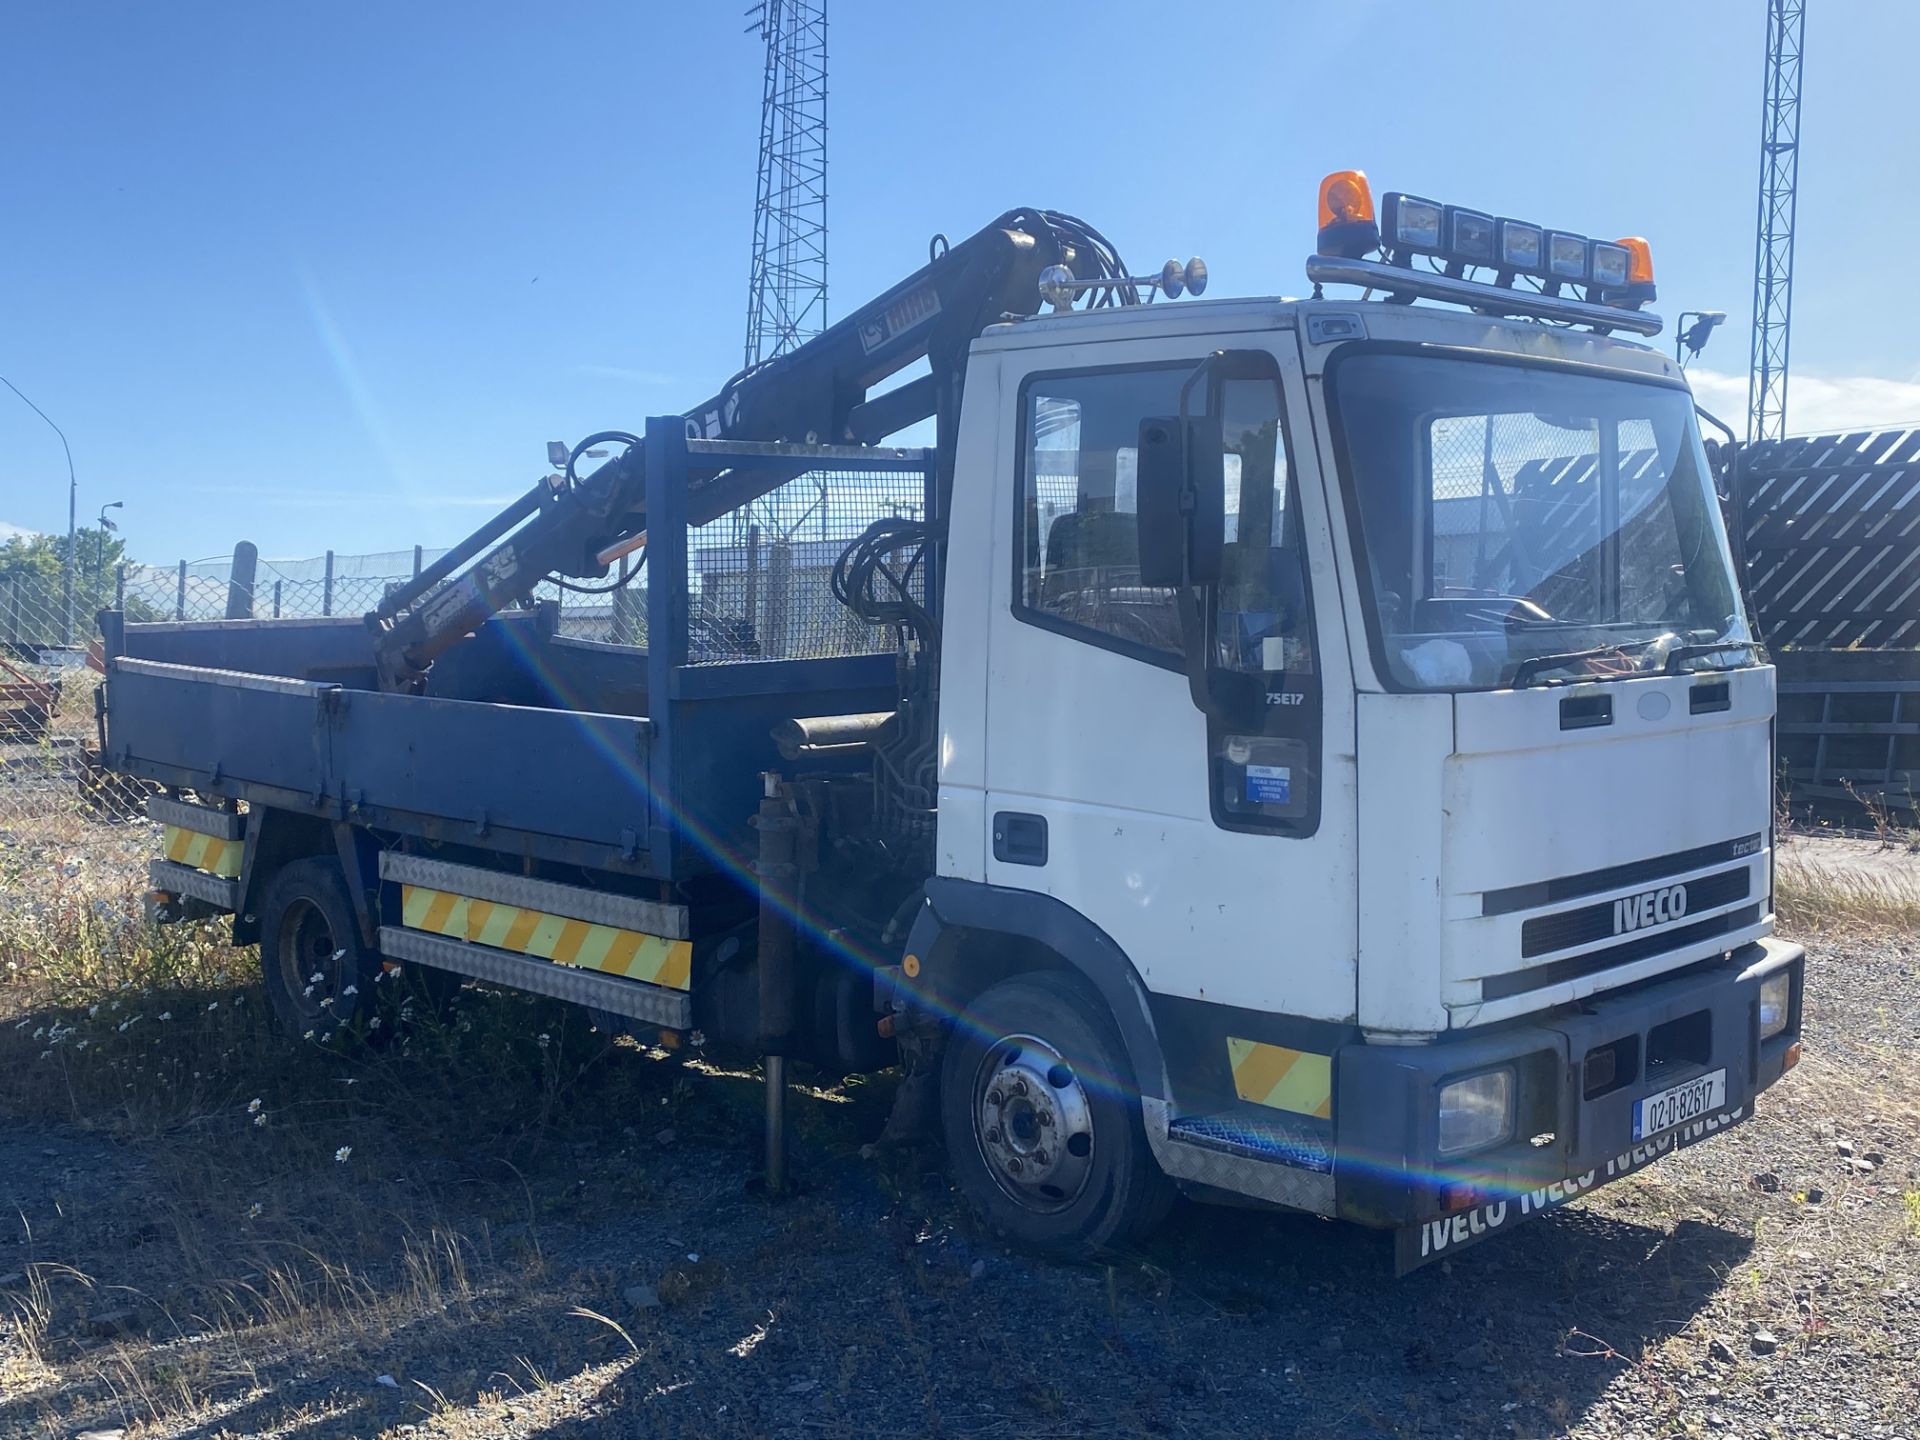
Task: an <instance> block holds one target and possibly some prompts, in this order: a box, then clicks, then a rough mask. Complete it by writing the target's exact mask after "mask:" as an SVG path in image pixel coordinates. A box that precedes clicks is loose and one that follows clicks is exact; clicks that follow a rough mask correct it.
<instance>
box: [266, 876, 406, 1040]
mask: <svg viewBox="0 0 1920 1440" xmlns="http://www.w3.org/2000/svg"><path fill="white" fill-rule="evenodd" d="M260 974H261V978H262V979H263V980H264V982H265V985H266V991H267V1003H268V1005H269V1006H270V1007H271V1008H272V1010H273V1015H274V1018H275V1019H276V1020H278V1021H279V1022H280V1025H281V1026H282V1028H284V1029H285V1030H287V1031H288V1032H289V1033H291V1034H294V1035H307V1034H311V1035H312V1036H313V1037H314V1038H315V1039H319V1038H320V1037H322V1036H325V1035H329V1034H331V1033H332V1032H333V1031H335V1030H338V1029H340V1028H341V1027H342V1026H350V1025H352V1024H354V1023H355V1022H358V1021H363V1020H365V1019H366V1018H367V1017H369V1016H370V1015H371V1014H372V1012H373V984H374V981H375V979H376V978H377V977H378V975H379V974H380V956H379V953H378V952H377V951H375V950H373V949H371V948H370V947H368V946H366V945H363V944H362V943H361V941H360V927H359V924H358V923H357V921H356V919H355V917H354V913H353V901H352V900H351V899H350V898H349V897H348V895H347V885H346V881H345V880H344V879H343V878H342V877H341V874H340V868H339V866H337V865H336V864H334V863H333V861H331V860H327V859H323V858H320V857H318V856H314V857H310V858H308V859H305V860H295V861H293V862H292V863H291V864H289V865H286V866H284V867H283V868H282V869H281V870H280V872H279V873H278V874H277V875H275V876H274V877H273V879H272V880H270V881H268V882H267V889H266V894H265V895H264V896H263V897H262V899H261V903H260Z"/></svg>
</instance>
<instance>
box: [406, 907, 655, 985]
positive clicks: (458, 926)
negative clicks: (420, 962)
mask: <svg viewBox="0 0 1920 1440" xmlns="http://www.w3.org/2000/svg"><path fill="white" fill-rule="evenodd" d="M400 898H401V923H402V924H404V925H406V926H407V928H408V929H410V930H425V931H427V932H428V933H430V934H434V935H446V936H449V937H451V938H453V939H455V940H465V941H468V942H469V943H471V944H475V945H489V946H492V947H493V948H494V949H496V950H511V951H514V952H515V953H516V954H520V955H531V956H534V957H535V958H536V959H540V960H551V961H553V962H554V963H555V964H558V965H574V966H578V967H579V968H581V969H583V970H598V971H601V972H602V973H604V974H608V975H624V976H626V977H627V978H628V979H630V980H644V981H646V982H647V983H648V984H650V985H666V986H669V987H671V988H672V989H675V990H685V989H687V988H688V985H689V984H690V983H691V980H692V976H693V942H692V941H690V940H669V939H667V938H666V937H665V936H661V935H648V934H646V933H644V932H642V931H639V930H623V929H621V928H619V927H618V926H614V925H597V924H594V923H592V922H590V921H586V920H576V919H573V918H571V917H569V916H566V915H555V914H551V913H550V912H548V911H545V910H535V909H530V908H528V907H526V906H522V905H508V904H504V903H502V902H500V901H495V900H479V899H475V898H474V897H472V896H469V895H456V894H454V893H453V892H452V891H449V890H436V889H432V888H430V887H428V886H425V885H405V884H403V885H402V886H401V887H400Z"/></svg>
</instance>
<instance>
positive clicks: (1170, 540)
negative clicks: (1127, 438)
mask: <svg viewBox="0 0 1920 1440" xmlns="http://www.w3.org/2000/svg"><path fill="white" fill-rule="evenodd" d="M1134 454H1135V457H1136V458H1135V461H1134V505H1135V507H1136V509H1137V510H1138V512H1139V530H1140V583H1141V584H1142V585H1164V586H1169V587H1172V586H1178V585H1184V584H1186V583H1187V556H1186V549H1187V547H1186V538H1187V525H1186V517H1185V516H1183V515H1182V514H1181V513H1180V497H1181V494H1182V492H1184V491H1185V489H1186V483H1187V481H1186V446H1185V445H1184V444H1182V443H1181V426H1180V417H1179V416H1177V415H1154V416H1149V417H1148V418H1147V419H1145V420H1142V421H1141V422H1140V448H1139V449H1138V450H1137V451H1135V452H1134Z"/></svg>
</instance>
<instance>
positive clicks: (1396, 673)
mask: <svg viewBox="0 0 1920 1440" xmlns="http://www.w3.org/2000/svg"><path fill="white" fill-rule="evenodd" d="M1335 379H1336V383H1335V385H1334V387H1333V389H1334V393H1335V397H1336V398H1335V399H1334V402H1333V404H1334V408H1335V411H1336V415H1335V423H1336V424H1337V426H1338V428H1339V432H1340V435H1341V437H1342V439H1343V441H1344V446H1345V451H1346V462H1347V472H1348V473H1347V477H1346V480H1347V484H1348V485H1349V486H1350V487H1351V492H1352V495H1353V497H1354V502H1355V506H1356V508H1357V510H1358V512H1359V517H1360V529H1361V549H1362V551H1363V553H1364V557H1365V558H1364V569H1363V574H1364V576H1365V577H1366V581H1367V584H1366V586H1365V589H1366V592H1367V599H1368V602H1369V607H1370V611H1371V613H1370V615H1369V617H1368V618H1369V624H1370V628H1371V630H1372V633H1373V637H1374V643H1375V645H1376V647H1377V649H1378V652H1379V653H1378V660H1379V663H1380V664H1381V666H1382V667H1383V670H1384V672H1385V674H1384V676H1383V678H1385V679H1387V680H1388V682H1389V683H1390V684H1392V685H1393V686H1394V687H1395V688H1398V689H1407V690H1461V689H1490V688H1498V687H1503V686H1510V685H1516V684H1529V683H1548V682H1552V681H1564V680H1567V679H1569V678H1576V677H1577V678H1589V679H1590V678H1594V677H1605V676H1621V675H1631V674H1641V673H1652V672H1658V671H1660V670H1662V669H1663V668H1666V667H1667V666H1668V664H1669V663H1670V662H1671V663H1673V664H1676V665H1677V664H1682V663H1685V664H1697V665H1727V664H1739V663H1744V662H1746V661H1747V660H1748V659H1749V658H1750V654H1751V652H1750V651H1749V650H1748V648H1747V646H1746V642H1747V641H1748V639H1749V631H1748V629H1747V623H1746V618H1745V615H1744V614H1743V613H1742V609H1741V603H1740V593H1739V587H1738V586H1737V585H1736V584H1735V581H1734V572H1733V565H1732V561H1731V559H1730V557H1729V555H1728V551H1727V541H1726V535H1725V533H1724V531H1723V529H1722V526H1721V519H1720V508H1719V503H1718V501H1717V499H1716V498H1715V495H1714V491H1713V486H1712V483H1711V479H1710V476H1709V472H1708V469H1707V461H1706V454H1705V452H1704V450H1703V449H1702V447H1701V444H1700V435H1699V430H1698V428H1697V427H1696V425H1695V424H1694V416H1693V401H1692V398H1691V397H1690V396H1689V395H1688V393H1687V392H1686V391H1685V390H1683V389H1679V388H1676V387H1669V386H1665V385H1657V384H1647V383H1642V382H1638V381H1633V380H1626V379H1611V378H1607V377H1603V376H1597V375H1594V374H1593V373H1591V372H1580V371H1575V370H1570V369H1561V368H1557V367H1551V366H1544V365H1515V364H1502V363H1496V362H1489V361H1482V360H1471V359H1455V358H1448V357H1441V356H1433V355H1412V354H1398V353H1391V352H1371V353H1367V352H1361V353H1356V354H1352V355H1350V356H1348V357H1346V358H1345V359H1343V360H1342V361H1341V362H1340V364H1339V366H1338V368H1337V375H1336V377H1335Z"/></svg>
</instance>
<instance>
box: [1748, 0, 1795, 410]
mask: <svg viewBox="0 0 1920 1440" xmlns="http://www.w3.org/2000/svg"><path fill="white" fill-rule="evenodd" d="M1806 19H1807V7H1806V0H1767V80H1766V98H1765V103H1764V105H1763V107H1762V110H1761V116H1760V214H1759V220H1758V222H1757V224H1756V225H1755V227H1754V255H1753V361H1752V368H1751V370H1750V371H1749V374H1748V380H1747V439H1748V441H1749V442H1752V441H1756V440H1779V439H1782V438H1784V437H1785V435H1786V433H1787V345H1788V340H1789V338H1790V336H1791V331H1792V320H1793V215H1794V191H1795V187H1796V186H1797V184H1798V182H1799V178H1800V53H1801V42H1802V39H1803V38H1804V36H1805V32H1806Z"/></svg>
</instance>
